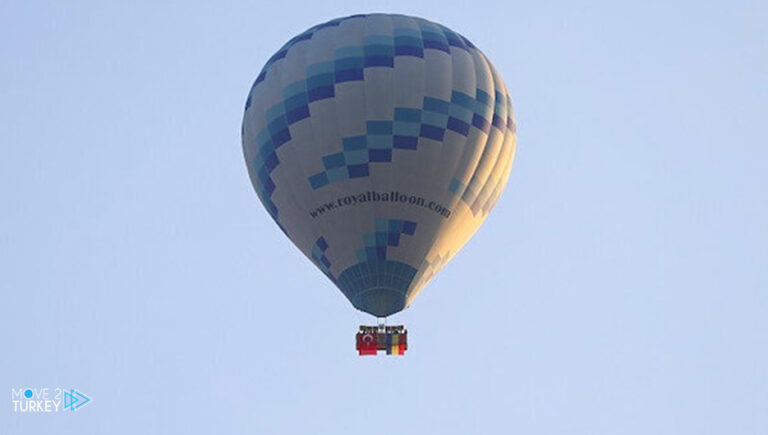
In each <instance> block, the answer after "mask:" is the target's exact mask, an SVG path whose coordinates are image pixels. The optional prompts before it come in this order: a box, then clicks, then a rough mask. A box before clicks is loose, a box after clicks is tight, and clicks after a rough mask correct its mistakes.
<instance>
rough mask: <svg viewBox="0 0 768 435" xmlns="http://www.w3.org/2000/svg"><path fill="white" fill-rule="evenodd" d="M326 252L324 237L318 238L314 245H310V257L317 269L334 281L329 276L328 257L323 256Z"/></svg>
mask: <svg viewBox="0 0 768 435" xmlns="http://www.w3.org/2000/svg"><path fill="white" fill-rule="evenodd" d="M327 250H328V242H326V241H325V237H323V236H320V237H319V238H318V239H317V241H315V244H314V245H312V250H311V251H310V255H311V256H312V260H314V262H315V264H316V265H317V267H318V268H319V269H320V270H321V271H323V273H324V274H326V275H327V276H328V277H329V278H331V280H332V281H335V280H336V279H335V278H334V277H333V275H332V274H331V262H330V260H328V257H326V256H325V251H327Z"/></svg>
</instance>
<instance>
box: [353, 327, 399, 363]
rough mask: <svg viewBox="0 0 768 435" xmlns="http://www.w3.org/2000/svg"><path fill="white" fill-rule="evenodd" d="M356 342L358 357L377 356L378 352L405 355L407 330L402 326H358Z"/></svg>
mask: <svg viewBox="0 0 768 435" xmlns="http://www.w3.org/2000/svg"><path fill="white" fill-rule="evenodd" d="M356 342H357V353H358V354H359V355H360V356H365V355H378V353H379V351H380V350H383V351H385V352H386V354H387V355H405V351H406V350H408V330H407V329H405V326H402V325H399V326H383V325H379V326H360V331H359V332H358V333H357V336H356Z"/></svg>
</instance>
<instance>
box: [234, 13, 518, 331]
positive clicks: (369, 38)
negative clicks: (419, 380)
mask: <svg viewBox="0 0 768 435" xmlns="http://www.w3.org/2000/svg"><path fill="white" fill-rule="evenodd" d="M242 139H243V150H244V154H245V160H246V163H247V166H248V173H249V175H250V178H251V181H252V183H253V185H254V187H255V189H256V192H257V193H258V195H259V198H260V199H261V201H262V203H263V204H264V207H265V208H266V209H267V211H268V212H269V214H270V215H271V216H272V218H273V219H274V220H275V222H277V224H278V225H279V227H280V228H281V229H282V230H283V232H284V233H285V234H286V235H287V236H288V237H289V238H290V239H291V241H293V243H294V244H295V245H296V246H297V247H298V248H299V249H300V250H301V251H302V252H303V253H304V254H306V255H307V256H308V257H309V258H310V259H311V260H312V261H313V262H314V263H315V265H317V267H318V268H319V269H320V270H321V271H322V272H323V273H324V274H325V275H326V276H327V277H328V278H329V279H330V280H331V281H333V283H334V284H335V285H336V286H337V287H338V288H339V289H341V291H342V292H343V293H344V295H346V297H347V298H348V299H349V300H350V302H352V304H353V305H354V306H355V307H356V308H358V309H360V310H362V311H365V312H367V313H370V314H372V315H375V316H380V317H383V316H387V315H390V314H393V313H396V312H398V311H400V310H402V309H404V308H405V307H407V306H408V305H409V304H410V303H411V301H412V300H413V299H414V297H415V296H416V295H417V294H418V292H419V291H420V289H421V288H423V287H424V285H426V284H427V283H428V282H429V281H430V279H431V278H432V277H433V276H434V275H435V273H436V272H437V271H438V270H440V268H441V267H442V266H443V265H444V264H445V263H446V262H447V261H448V260H449V259H450V258H451V257H452V256H453V255H454V254H456V252H457V251H458V250H459V249H460V248H461V247H462V246H463V245H464V244H465V243H466V241H467V240H468V239H469V238H470V237H471V236H472V234H473V233H474V232H475V231H476V230H477V228H478V227H479V226H480V225H481V224H482V222H483V221H484V220H485V218H486V216H487V215H488V213H489V212H490V210H491V209H492V208H493V206H494V204H495V203H496V201H497V200H498V198H499V195H500V194H501V192H502V190H503V189H504V186H505V184H506V181H507V178H508V177H509V172H510V168H511V165H512V159H513V156H514V152H515V139H516V135H515V123H514V120H513V116H512V106H511V103H510V99H509V95H508V93H507V89H506V87H505V85H504V83H503V81H502V80H501V77H499V75H498V74H497V73H496V70H495V69H494V68H493V66H492V65H491V63H490V62H489V61H488V59H487V58H486V57H485V55H484V54H483V53H482V52H481V51H480V50H478V49H477V48H476V47H475V46H474V45H473V44H472V43H471V42H470V41H469V40H468V39H466V38H464V37H463V36H461V35H459V34H457V33H455V32H453V31H451V30H450V29H448V28H446V27H444V26H441V25H439V24H435V23H432V22H429V21H426V20H423V19H419V18H413V17H408V16H402V15H386V14H373V15H356V16H351V17H346V18H340V19H335V20H331V21H329V22H327V23H324V24H320V25H317V26H315V27H312V28H311V29H309V30H307V31H306V32H304V33H302V34H300V35H298V36H296V37H294V38H293V39H291V40H290V41H288V43H286V44H285V45H284V46H283V47H282V48H281V49H280V50H279V51H278V52H277V53H275V55H273V56H272V57H271V58H270V59H269V61H268V62H267V64H266V65H265V67H264V69H263V70H262V71H261V73H260V74H259V76H258V78H257V79H256V81H255V83H254V84H253V87H252V88H251V91H250V94H249V96H248V99H247V102H246V108H245V115H244V119H243V126H242Z"/></svg>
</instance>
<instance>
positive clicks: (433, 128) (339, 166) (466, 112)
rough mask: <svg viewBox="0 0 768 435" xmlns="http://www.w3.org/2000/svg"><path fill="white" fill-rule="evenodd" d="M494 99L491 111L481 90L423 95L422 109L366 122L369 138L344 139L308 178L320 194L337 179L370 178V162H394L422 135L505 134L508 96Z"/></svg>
mask: <svg viewBox="0 0 768 435" xmlns="http://www.w3.org/2000/svg"><path fill="white" fill-rule="evenodd" d="M496 97H497V98H499V97H500V98H501V102H498V101H497V102H496V104H494V105H493V107H492V106H491V97H490V95H488V93H486V92H485V91H483V90H482V89H477V90H476V91H475V95H474V96H470V95H467V94H465V93H463V92H459V91H453V93H452V95H451V101H445V100H441V99H439V98H432V97H424V101H423V103H422V107H421V108H419V109H414V108H407V107H397V108H395V110H394V113H393V120H392V121H368V122H367V123H366V134H365V135H363V136H352V137H346V138H343V139H342V148H343V150H342V151H341V152H338V153H334V154H329V155H327V156H324V157H323V167H324V170H323V171H322V172H319V173H317V174H314V175H312V176H310V177H309V178H308V181H309V184H310V185H311V186H312V189H315V190H317V189H319V188H321V187H323V186H326V185H329V184H333V183H336V182H338V181H343V180H348V179H350V178H361V177H367V176H369V175H370V164H371V163H386V162H391V161H392V151H393V150H395V149H401V150H416V149H417V145H418V143H419V138H420V137H421V138H425V139H432V140H436V141H442V140H443V138H444V136H445V131H446V130H451V131H453V132H456V133H458V134H460V135H462V136H467V135H469V132H470V129H471V128H476V129H478V130H481V131H483V132H484V133H486V134H487V133H488V132H489V131H490V129H491V128H492V127H494V128H498V129H500V130H504V129H506V128H508V123H507V122H502V121H501V117H500V116H499V115H498V114H499V113H501V109H502V108H503V107H504V104H505V103H504V101H505V98H504V96H503V95H502V94H501V93H500V92H497V93H496ZM490 120H493V123H491V122H490ZM510 122H511V119H510Z"/></svg>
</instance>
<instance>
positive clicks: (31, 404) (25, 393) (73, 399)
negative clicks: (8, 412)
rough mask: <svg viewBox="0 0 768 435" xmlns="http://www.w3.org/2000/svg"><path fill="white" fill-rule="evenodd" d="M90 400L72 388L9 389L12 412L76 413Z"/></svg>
mask: <svg viewBox="0 0 768 435" xmlns="http://www.w3.org/2000/svg"><path fill="white" fill-rule="evenodd" d="M91 400H92V399H91V398H90V397H88V396H86V395H85V394H83V393H82V392H80V391H77V390H76V389H74V388H69V389H66V388H47V387H45V388H11V403H12V404H13V412H23V413H54V412H60V411H65V410H69V411H77V410H78V409H80V408H81V407H83V406H84V405H85V404H87V403H90V402H91Z"/></svg>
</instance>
